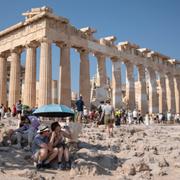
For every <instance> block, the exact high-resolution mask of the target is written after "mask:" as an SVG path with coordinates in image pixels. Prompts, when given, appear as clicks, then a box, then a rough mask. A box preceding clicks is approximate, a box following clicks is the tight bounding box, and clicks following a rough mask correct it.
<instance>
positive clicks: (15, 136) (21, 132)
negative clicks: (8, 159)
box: [9, 116, 30, 149]
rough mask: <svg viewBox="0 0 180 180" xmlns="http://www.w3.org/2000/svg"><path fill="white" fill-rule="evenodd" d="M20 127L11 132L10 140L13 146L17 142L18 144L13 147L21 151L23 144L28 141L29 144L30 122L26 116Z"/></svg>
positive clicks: (22, 117)
mask: <svg viewBox="0 0 180 180" xmlns="http://www.w3.org/2000/svg"><path fill="white" fill-rule="evenodd" d="M20 121H21V122H20V127H19V128H17V129H15V130H9V140H10V142H9V143H10V144H13V143H14V142H15V141H17V144H16V145H14V146H13V147H15V148H17V149H21V148H22V146H21V144H22V142H23V140H24V141H27V142H28V132H29V128H30V121H29V119H27V118H26V117H24V116H21V120H20Z"/></svg>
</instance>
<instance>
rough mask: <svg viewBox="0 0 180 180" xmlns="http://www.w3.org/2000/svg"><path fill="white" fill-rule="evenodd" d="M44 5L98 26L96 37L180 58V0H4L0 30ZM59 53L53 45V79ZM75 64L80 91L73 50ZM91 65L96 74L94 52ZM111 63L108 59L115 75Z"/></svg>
mask: <svg viewBox="0 0 180 180" xmlns="http://www.w3.org/2000/svg"><path fill="white" fill-rule="evenodd" d="M41 6H50V7H51V8H53V10H54V13H55V14H57V15H59V16H63V17H66V18H68V19H69V20H70V23H71V24H72V25H74V26H75V27H77V28H82V27H86V26H90V27H93V28H95V29H97V33H96V34H95V36H96V38H101V37H105V36H109V35H115V36H116V37H117V42H116V43H118V42H121V41H130V42H133V43H136V44H138V45H140V47H142V48H143V47H147V48H150V49H152V50H154V51H158V52H160V53H162V54H165V55H168V56H170V57H172V58H175V59H180V51H179V50H180V0H11V1H10V0H0V31H1V30H3V29H5V28H7V27H9V26H11V25H13V24H16V23H18V22H19V21H22V20H23V19H24V17H23V16H21V14H22V13H23V12H25V11H27V10H30V9H31V8H33V7H41ZM59 53H60V52H59V49H58V48H57V47H55V46H54V45H53V79H58V74H59V68H58V65H59ZM22 59H23V60H24V59H25V53H23V54H22ZM22 63H24V61H22ZM38 64H39V63H38ZM71 64H72V65H71V67H72V89H73V90H76V91H78V90H79V82H78V79H79V54H78V53H76V52H75V51H74V50H73V49H72V52H71ZM90 65H91V69H90V74H91V77H92V76H93V75H94V74H95V72H96V58H94V57H93V56H92V55H90ZM110 65H111V62H110V60H108V59H107V73H108V75H109V76H110V77H111V66H110ZM122 74H123V75H124V68H123V70H122ZM123 79H124V78H123Z"/></svg>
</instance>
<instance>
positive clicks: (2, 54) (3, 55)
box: [0, 51, 10, 58]
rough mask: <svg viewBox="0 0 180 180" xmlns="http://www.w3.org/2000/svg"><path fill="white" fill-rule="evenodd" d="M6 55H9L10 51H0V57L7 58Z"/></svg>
mask: <svg viewBox="0 0 180 180" xmlns="http://www.w3.org/2000/svg"><path fill="white" fill-rule="evenodd" d="M8 56H10V52H7V51H6V52H1V53H0V57H1V58H7V57H8Z"/></svg>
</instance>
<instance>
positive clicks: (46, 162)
mask: <svg viewBox="0 0 180 180" xmlns="http://www.w3.org/2000/svg"><path fill="white" fill-rule="evenodd" d="M37 133H38V134H37V135H36V136H35V138H34V140H33V143H32V153H33V159H34V161H35V163H37V164H36V168H37V169H38V170H39V169H41V168H50V167H51V165H50V162H51V161H52V160H54V159H55V158H56V157H57V155H58V148H53V146H52V143H51V142H53V139H52V138H53V137H52V136H51V138H50V129H49V128H48V126H44V125H41V126H39V128H38V131H37ZM49 138H50V139H49Z"/></svg>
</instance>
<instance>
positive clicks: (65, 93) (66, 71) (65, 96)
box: [57, 43, 71, 107]
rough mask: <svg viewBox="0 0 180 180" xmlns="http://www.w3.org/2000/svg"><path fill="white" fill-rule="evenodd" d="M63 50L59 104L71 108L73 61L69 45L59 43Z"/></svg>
mask: <svg viewBox="0 0 180 180" xmlns="http://www.w3.org/2000/svg"><path fill="white" fill-rule="evenodd" d="M57 46H59V47H60V48H61V55H60V56H61V57H60V72H59V104H64V105H66V106H69V107H70V106H71V61H70V47H69V45H67V44H63V43H58V44H57Z"/></svg>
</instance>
